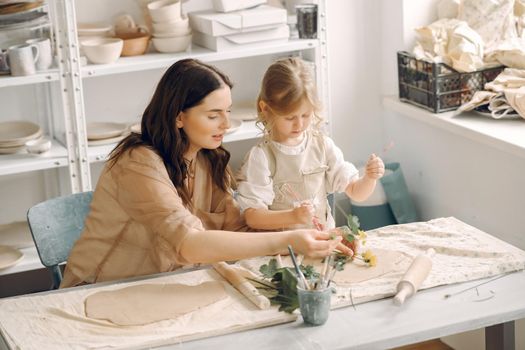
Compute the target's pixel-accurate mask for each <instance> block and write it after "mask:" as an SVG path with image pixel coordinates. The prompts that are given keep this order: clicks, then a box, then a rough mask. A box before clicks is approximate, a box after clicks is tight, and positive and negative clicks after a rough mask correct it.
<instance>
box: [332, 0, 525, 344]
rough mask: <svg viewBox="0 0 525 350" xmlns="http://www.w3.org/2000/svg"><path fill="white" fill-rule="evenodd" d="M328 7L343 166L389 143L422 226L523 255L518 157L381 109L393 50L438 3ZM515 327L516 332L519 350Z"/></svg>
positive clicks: (477, 335) (404, 46) (415, 0)
mask: <svg viewBox="0 0 525 350" xmlns="http://www.w3.org/2000/svg"><path fill="white" fill-rule="evenodd" d="M328 2H329V8H328V21H329V27H328V45H329V64H330V89H331V107H332V118H333V123H334V127H333V130H334V133H333V137H334V140H335V142H336V143H337V144H338V145H339V146H340V147H341V148H342V149H343V151H344V153H345V158H346V159H347V160H350V161H352V162H356V163H359V162H364V161H365V160H366V156H367V155H368V153H369V152H371V151H376V150H378V149H380V148H381V147H382V145H385V144H387V143H389V142H390V141H393V142H394V143H395V147H394V148H393V149H392V150H390V151H389V152H388V154H386V155H385V156H384V159H385V160H386V161H399V162H400V163H401V164H402V168H403V172H404V174H405V177H406V180H407V184H408V186H409V188H410V191H411V193H412V195H413V198H414V201H415V203H416V206H417V209H418V212H419V214H420V216H421V219H422V220H429V219H432V218H436V217H442V216H455V217H457V218H459V219H460V220H463V221H465V222H467V223H469V224H471V225H473V226H475V227H478V228H480V229H482V230H484V231H486V232H488V233H490V234H492V235H494V236H496V237H499V238H501V239H503V240H505V241H507V242H509V243H512V244H514V245H516V246H518V247H520V248H522V249H525V215H523V213H522V211H523V208H525V186H524V185H523V174H525V161H524V160H523V158H519V157H517V156H513V155H510V154H507V153H505V152H502V151H499V150H497V149H495V148H493V147H490V146H487V145H484V144H480V143H476V142H474V141H471V140H468V139H466V138H463V137H461V136H458V135H455V134H451V133H448V132H446V131H444V130H440V129H436V128H434V127H431V126H429V125H428V124H425V123H422V122H419V121H417V120H413V119H409V118H408V117H405V116H402V115H399V114H396V113H394V112H389V111H385V110H383V108H382V106H381V98H382V96H384V95H397V91H398V90H397V66H396V51H398V50H410V49H411V48H412V46H413V43H414V34H413V29H414V28H415V27H417V26H421V25H425V24H429V23H431V22H432V21H433V20H434V19H435V18H436V13H435V10H434V9H435V5H436V3H437V2H438V1H437V0H381V1H377V0H376V1H366V0H363V1H358V0H352V1H345V0H329V1H328ZM524 137H525V135H524ZM524 323H525V322H524V320H520V321H519V322H518V326H517V329H516V335H517V344H516V345H517V348H520V349H521V348H523V347H524V346H525V339H524V338H525V331H524V330H523V329H524V328H525V327H524V326H525V325H524ZM483 336H484V332H483V331H478V332H467V333H464V334H460V335H456V336H453V337H446V338H445V339H444V340H445V341H446V342H447V343H449V344H450V345H452V346H453V347H454V348H455V349H457V350H459V349H479V348H482V347H483V344H484V341H483Z"/></svg>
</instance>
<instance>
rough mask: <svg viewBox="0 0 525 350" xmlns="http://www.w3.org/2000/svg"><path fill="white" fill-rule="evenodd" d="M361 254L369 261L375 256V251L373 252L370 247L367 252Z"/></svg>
mask: <svg viewBox="0 0 525 350" xmlns="http://www.w3.org/2000/svg"><path fill="white" fill-rule="evenodd" d="M361 256H362V257H363V259H365V261H367V260H370V258H371V257H372V256H374V253H372V251H371V250H370V249H368V250H367V251H366V252H364V253H363V254H361Z"/></svg>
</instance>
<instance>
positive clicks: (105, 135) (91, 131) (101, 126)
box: [86, 122, 127, 140]
mask: <svg viewBox="0 0 525 350" xmlns="http://www.w3.org/2000/svg"><path fill="white" fill-rule="evenodd" d="M86 128H87V138H88V140H103V139H109V138H115V137H118V136H121V135H122V133H123V132H124V131H126V128H127V125H126V124H124V123H113V122H92V123H87V124H86Z"/></svg>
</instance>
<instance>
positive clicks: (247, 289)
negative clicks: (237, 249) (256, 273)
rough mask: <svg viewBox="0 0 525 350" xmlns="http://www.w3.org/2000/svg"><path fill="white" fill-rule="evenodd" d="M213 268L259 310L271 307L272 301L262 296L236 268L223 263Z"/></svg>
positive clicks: (216, 264) (214, 265)
mask: <svg viewBox="0 0 525 350" xmlns="http://www.w3.org/2000/svg"><path fill="white" fill-rule="evenodd" d="M212 266H213V268H214V269H215V270H216V271H217V272H218V273H219V274H220V275H221V276H222V277H224V279H226V280H227V281H228V282H230V283H231V285H232V286H233V287H235V289H237V290H238V291H239V292H241V293H242V294H243V295H244V296H245V297H247V298H248V299H250V301H251V302H252V303H254V304H255V305H257V307H258V308H259V309H262V310H265V309H268V308H269V307H270V300H269V299H268V298H267V297H265V296H264V295H261V293H259V291H258V290H257V288H255V287H254V286H253V284H251V283H250V281H248V280H247V279H246V278H245V277H244V276H242V275H241V274H240V273H239V272H238V271H236V269H235V268H233V267H231V266H229V265H228V264H226V263H225V262H223V261H221V262H218V263H215V264H212Z"/></svg>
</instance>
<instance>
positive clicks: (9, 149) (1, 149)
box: [0, 146, 25, 154]
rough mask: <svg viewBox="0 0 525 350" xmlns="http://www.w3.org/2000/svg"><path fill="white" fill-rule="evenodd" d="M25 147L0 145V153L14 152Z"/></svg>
mask: <svg viewBox="0 0 525 350" xmlns="http://www.w3.org/2000/svg"><path fill="white" fill-rule="evenodd" d="M24 149H25V146H13V147H0V154H15V153H18V152H21V151H23V150H24Z"/></svg>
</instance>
